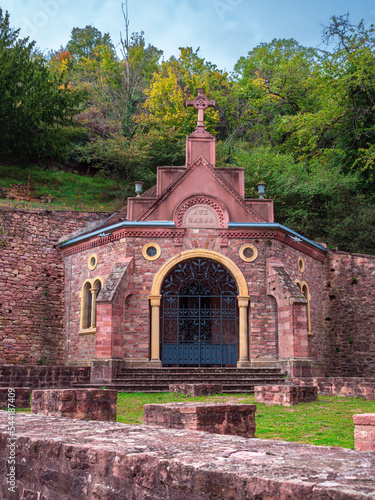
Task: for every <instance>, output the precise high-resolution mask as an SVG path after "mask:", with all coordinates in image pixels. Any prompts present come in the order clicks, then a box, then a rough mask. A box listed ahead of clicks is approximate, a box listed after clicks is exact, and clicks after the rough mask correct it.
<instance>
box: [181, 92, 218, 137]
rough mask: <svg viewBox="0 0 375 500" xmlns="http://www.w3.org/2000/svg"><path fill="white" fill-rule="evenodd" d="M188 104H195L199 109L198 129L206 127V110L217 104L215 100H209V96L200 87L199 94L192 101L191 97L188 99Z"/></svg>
mask: <svg viewBox="0 0 375 500" xmlns="http://www.w3.org/2000/svg"><path fill="white" fill-rule="evenodd" d="M186 106H194V108H195V109H197V110H198V123H197V129H198V130H199V129H202V128H203V129H204V130H205V129H206V127H205V126H204V117H203V113H204V110H205V109H207V108H208V107H211V106H215V101H209V100H208V99H207V97H206V96H205V95H204V94H203V89H198V95H197V96H196V97H194V99H193V100H192V101H190V100H189V99H188V100H187V101H186Z"/></svg>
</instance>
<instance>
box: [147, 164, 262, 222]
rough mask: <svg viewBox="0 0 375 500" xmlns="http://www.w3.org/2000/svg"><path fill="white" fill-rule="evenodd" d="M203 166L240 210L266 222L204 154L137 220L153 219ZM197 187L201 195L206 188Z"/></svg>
mask: <svg viewBox="0 0 375 500" xmlns="http://www.w3.org/2000/svg"><path fill="white" fill-rule="evenodd" d="M202 167H203V168H204V169H205V171H207V172H208V173H209V175H210V177H211V178H213V179H214V180H215V182H217V183H218V184H219V186H220V187H221V189H222V190H223V193H224V195H225V196H224V197H225V198H227V199H231V200H235V202H236V204H237V206H238V205H239V207H238V208H239V209H240V211H241V212H243V211H244V212H245V213H246V214H247V218H250V219H252V220H253V221H254V222H259V223H262V222H265V220H264V219H263V218H262V217H261V216H260V215H259V214H258V213H257V212H255V210H254V209H253V208H251V207H249V206H248V205H247V204H246V202H245V200H244V199H243V198H242V197H241V196H240V195H239V193H238V192H237V191H236V190H235V189H233V187H232V186H231V185H230V184H229V183H228V182H227V181H226V180H225V179H224V178H223V177H222V176H221V175H220V173H219V172H218V171H217V170H216V169H215V168H214V167H213V166H212V165H210V164H209V163H208V162H207V161H206V160H205V159H204V158H203V156H201V157H199V158H198V159H197V160H196V161H195V162H194V163H193V164H192V165H191V166H190V167H188V168H187V169H186V171H185V172H184V173H183V174H182V175H181V176H180V177H179V178H178V179H176V180H175V181H174V182H173V183H172V184H171V185H170V186H169V187H168V188H167V189H166V190H165V191H164V192H163V193H162V194H161V195H160V196H159V198H158V199H157V200H156V201H155V202H154V203H153V204H152V205H151V206H150V207H149V208H148V209H147V210H146V211H145V212H144V213H143V214H142V215H141V216H140V217H139V218H138V219H137V220H139V221H145V220H147V219H149V220H152V218H150V216H151V215H152V214H153V213H155V212H157V211H159V210H158V209H159V208H160V207H161V206H162V204H163V203H164V202H166V201H167V199H168V198H169V197H171V196H172V194H173V193H175V192H176V190H178V188H179V187H180V186H182V185H183V184H184V183H186V182H188V178H189V176H191V175H192V174H193V173H194V171H195V170H196V169H199V168H202ZM196 188H198V189H196V194H200V195H201V194H202V193H203V192H204V189H203V190H202V189H201V185H199V186H196ZM206 194H207V196H210V195H212V194H213V193H211V192H207V193H206ZM182 199H183V198H181V200H180V201H182ZM222 201H223V202H224V203H225V204H226V205H227V202H226V201H225V200H222ZM241 209H242V210H241Z"/></svg>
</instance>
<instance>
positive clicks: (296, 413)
mask: <svg viewBox="0 0 375 500" xmlns="http://www.w3.org/2000/svg"><path fill="white" fill-rule="evenodd" d="M182 401H211V402H216V403H221V402H228V401H231V402H235V403H249V404H254V396H253V395H249V394H235V395H234V394H218V395H214V396H209V397H207V396H204V397H203V396H201V397H196V398H190V397H187V398H185V397H184V396H182V395H180V394H169V393H156V394H146V393H140V392H138V393H119V394H118V399H117V421H118V422H123V423H126V424H140V423H142V419H143V405H144V404H146V403H173V402H182ZM356 413H375V401H365V400H364V399H361V398H338V397H330V396H319V401H315V402H313V403H304V404H300V405H296V406H292V407H284V406H266V405H265V404H257V411H256V413H255V422H256V434H255V437H257V438H262V439H281V440H284V441H295V442H297V443H305V444H315V445H323V446H342V447H343V448H351V449H354V425H353V415H354V414H356Z"/></svg>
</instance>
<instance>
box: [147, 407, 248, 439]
mask: <svg viewBox="0 0 375 500" xmlns="http://www.w3.org/2000/svg"><path fill="white" fill-rule="evenodd" d="M143 408H144V416H143V422H144V423H145V424H147V425H156V426H159V427H166V428H167V429H188V430H194V431H205V432H211V433H213V434H231V435H235V436H243V437H248V438H252V437H254V435H255V411H256V406H255V405H247V404H220V403H169V404H146V405H143Z"/></svg>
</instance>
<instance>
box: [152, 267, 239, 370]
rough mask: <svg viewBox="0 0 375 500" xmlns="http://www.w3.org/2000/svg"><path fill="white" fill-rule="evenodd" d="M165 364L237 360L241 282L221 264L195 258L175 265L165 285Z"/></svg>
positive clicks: (163, 328) (224, 362)
mask: <svg viewBox="0 0 375 500" xmlns="http://www.w3.org/2000/svg"><path fill="white" fill-rule="evenodd" d="M161 293H162V308H161V332H162V336H161V356H162V363H163V366H166V365H177V366H181V365H184V366H187V365H191V366H202V365H220V366H223V365H235V364H236V363H237V344H238V340H237V324H238V321H237V295H238V292H237V285H236V281H235V279H234V278H233V276H232V275H231V274H230V273H229V271H228V270H227V269H226V268H225V267H224V266H222V265H221V264H219V263H217V262H214V261H212V260H209V259H201V258H198V259H194V260H189V261H185V262H182V263H180V264H178V265H177V266H175V267H174V268H173V269H172V271H171V272H170V273H169V274H168V276H167V277H166V278H165V280H164V282H163V286H162V290H161Z"/></svg>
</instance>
